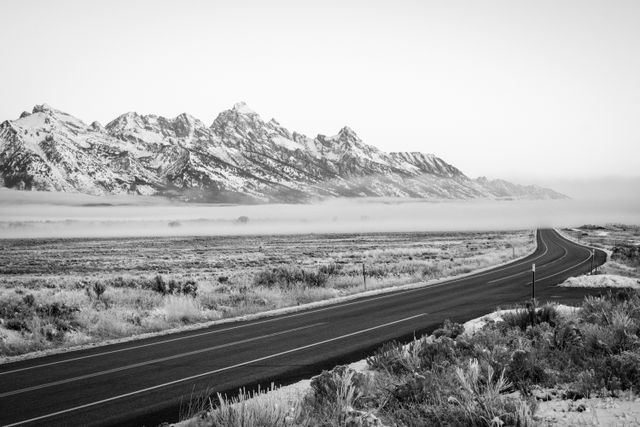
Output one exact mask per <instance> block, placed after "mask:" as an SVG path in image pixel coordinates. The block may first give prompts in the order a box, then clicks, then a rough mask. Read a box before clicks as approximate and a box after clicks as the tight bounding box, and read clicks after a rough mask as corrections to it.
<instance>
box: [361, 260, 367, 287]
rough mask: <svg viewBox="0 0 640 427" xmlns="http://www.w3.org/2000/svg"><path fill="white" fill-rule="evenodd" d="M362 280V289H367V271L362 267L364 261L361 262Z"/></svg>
mask: <svg viewBox="0 0 640 427" xmlns="http://www.w3.org/2000/svg"><path fill="white" fill-rule="evenodd" d="M362 281H363V282H364V290H365V291H366V290H367V272H366V271H365V269H364V262H363V263H362Z"/></svg>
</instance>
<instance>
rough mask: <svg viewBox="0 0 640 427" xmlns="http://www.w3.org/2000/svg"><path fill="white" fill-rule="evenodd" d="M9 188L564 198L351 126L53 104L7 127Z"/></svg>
mask: <svg viewBox="0 0 640 427" xmlns="http://www.w3.org/2000/svg"><path fill="white" fill-rule="evenodd" d="M0 179H1V180H0V184H1V185H4V186H6V187H10V188H17V189H25V190H42V191H67V192H81V193H88V194H124V193H132V194H144V195H151V194H157V195H166V196H175V197H180V198H183V199H186V200H196V201H232V202H276V201H280V202H304V201H309V200H312V199H317V198H324V197H340V196H342V197H362V196H373V197H377V196H393V197H420V198H428V199H438V200H440V199H472V198H489V199H504V198H507V199H508V198H532V199H541V198H545V199H548V198H563V197H565V196H563V195H561V194H559V193H556V192H554V191H552V190H549V189H545V188H541V187H536V186H519V185H515V184H512V183H509V182H506V181H502V180H494V181H489V180H487V179H486V178H479V179H477V180H472V179H470V178H468V177H467V176H465V175H464V174H463V173H462V172H461V171H460V170H458V169H457V168H455V167H454V166H452V165H450V164H448V163H447V162H445V161H444V160H442V159H440V158H438V157H436V156H434V155H432V154H424V153H417V152H411V153H409V152H400V153H398V152H394V153H385V152H383V151H380V150H379V149H377V148H376V147H374V146H371V145H368V144H366V143H364V142H363V141H362V140H361V139H360V138H359V137H358V135H357V134H356V133H355V132H354V131H353V130H352V129H350V128H349V127H344V128H342V129H341V130H340V131H339V132H338V133H337V134H336V135H334V136H326V135H318V136H316V137H315V138H310V137H307V136H305V135H302V134H300V133H297V132H291V131H289V130H288V129H286V128H284V127H283V126H281V125H280V124H279V123H278V122H277V121H276V120H274V119H271V120H270V121H267V122H265V121H264V120H263V119H262V118H261V117H260V116H259V115H258V114H257V113H256V112H254V111H253V110H251V109H250V108H249V107H247V105H246V104H244V103H238V104H236V105H234V106H233V108H231V109H229V110H226V111H223V112H222V113H220V114H219V115H218V117H216V119H215V120H214V121H213V123H212V124H211V126H207V125H205V124H204V123H203V122H202V121H200V120H198V119H196V118H195V117H193V116H190V115H188V114H186V113H183V114H180V115H179V116H177V117H175V118H165V117H161V116H155V115H140V114H138V113H135V112H130V113H126V114H123V115H121V116H119V117H118V118H116V119H115V120H113V121H112V122H110V123H108V124H107V125H106V126H102V125H100V124H99V123H97V122H93V123H92V124H91V125H87V124H86V123H84V122H82V121H81V120H79V119H77V118H75V117H73V116H71V115H69V114H67V113H64V112H62V111H58V110H55V109H53V108H51V107H49V106H47V105H38V106H36V107H34V109H33V111H32V112H31V113H26V112H25V113H22V115H21V116H20V118H19V119H16V120H13V121H5V122H3V123H2V124H0Z"/></svg>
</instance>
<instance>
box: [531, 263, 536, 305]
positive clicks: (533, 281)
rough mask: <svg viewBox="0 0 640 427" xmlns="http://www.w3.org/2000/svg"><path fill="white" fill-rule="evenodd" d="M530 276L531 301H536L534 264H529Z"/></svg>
mask: <svg viewBox="0 0 640 427" xmlns="http://www.w3.org/2000/svg"><path fill="white" fill-rule="evenodd" d="M531 274H532V275H533V278H532V280H531V299H533V300H535V299H536V263H535V262H534V263H533V264H531Z"/></svg>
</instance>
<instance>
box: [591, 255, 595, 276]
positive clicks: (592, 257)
mask: <svg viewBox="0 0 640 427" xmlns="http://www.w3.org/2000/svg"><path fill="white" fill-rule="evenodd" d="M595 256H596V251H595V249H591V274H592V275H593V259H594V258H595Z"/></svg>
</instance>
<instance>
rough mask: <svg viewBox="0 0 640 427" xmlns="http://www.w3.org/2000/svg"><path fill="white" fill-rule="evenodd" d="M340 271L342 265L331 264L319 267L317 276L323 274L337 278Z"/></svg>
mask: <svg viewBox="0 0 640 427" xmlns="http://www.w3.org/2000/svg"><path fill="white" fill-rule="evenodd" d="M341 271H342V265H341V264H336V263H335V262H332V263H331V264H327V265H323V266H320V268H319V269H318V274H323V275H325V276H337V275H338V274H340V272H341Z"/></svg>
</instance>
